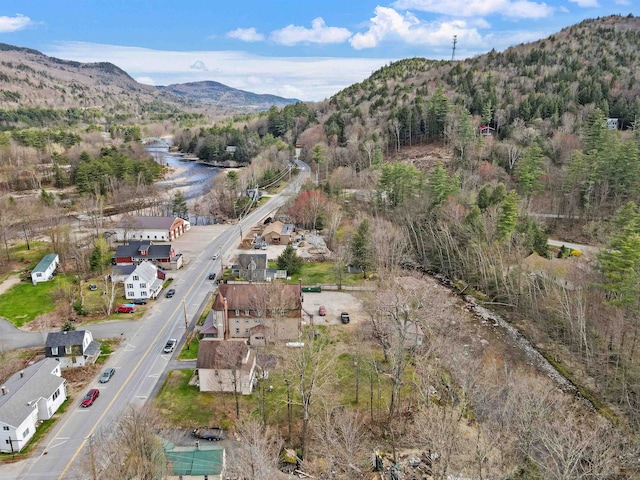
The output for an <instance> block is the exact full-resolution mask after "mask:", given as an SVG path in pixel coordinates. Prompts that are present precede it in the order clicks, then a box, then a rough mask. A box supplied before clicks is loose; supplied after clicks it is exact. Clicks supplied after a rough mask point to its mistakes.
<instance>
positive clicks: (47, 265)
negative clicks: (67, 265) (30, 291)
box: [31, 253, 60, 285]
mask: <svg viewBox="0 0 640 480" xmlns="http://www.w3.org/2000/svg"><path fill="white" fill-rule="evenodd" d="M58 265H60V257H58V254H56V253H49V254H47V255H45V256H44V257H42V260H40V261H39V262H38V265H36V267H35V268H34V269H33V270H31V281H32V282H33V284H34V285H35V284H36V283H40V282H47V281H49V280H51V279H52V278H53V274H54V273H55V271H56V269H57V268H58Z"/></svg>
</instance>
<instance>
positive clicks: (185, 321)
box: [182, 300, 191, 350]
mask: <svg viewBox="0 0 640 480" xmlns="http://www.w3.org/2000/svg"><path fill="white" fill-rule="evenodd" d="M182 308H183V310H184V338H185V339H186V342H187V350H189V344H190V343H191V342H189V322H188V321H187V304H186V303H185V302H184V300H182Z"/></svg>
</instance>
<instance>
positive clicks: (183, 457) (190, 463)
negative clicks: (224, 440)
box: [164, 442, 224, 478]
mask: <svg viewBox="0 0 640 480" xmlns="http://www.w3.org/2000/svg"><path fill="white" fill-rule="evenodd" d="M204 443H205V442H201V443H200V446H199V448H198V449H197V450H196V449H194V448H193V447H174V448H173V449H171V450H165V452H164V454H165V456H166V457H167V462H168V463H170V466H169V470H170V471H171V472H172V473H173V475H175V476H194V477H198V478H201V477H203V476H204V475H220V474H221V473H222V470H223V466H224V449H223V448H218V447H215V448H209V447H208V446H207V445H205V444H204Z"/></svg>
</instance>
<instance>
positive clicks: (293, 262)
mask: <svg viewBox="0 0 640 480" xmlns="http://www.w3.org/2000/svg"><path fill="white" fill-rule="evenodd" d="M277 262H278V270H286V271H287V275H295V274H296V273H299V272H300V270H301V269H302V264H303V260H302V258H300V257H299V256H298V255H297V254H296V250H295V248H293V246H292V245H287V246H286V248H285V249H284V250H283V252H282V253H281V254H280V256H279V257H278V260H277Z"/></svg>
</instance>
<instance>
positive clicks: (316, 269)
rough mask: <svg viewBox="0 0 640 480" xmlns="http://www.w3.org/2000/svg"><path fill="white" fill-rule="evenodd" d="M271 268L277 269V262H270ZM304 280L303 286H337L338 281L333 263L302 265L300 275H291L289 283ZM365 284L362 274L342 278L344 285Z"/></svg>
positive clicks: (345, 275) (351, 274) (347, 274)
mask: <svg viewBox="0 0 640 480" xmlns="http://www.w3.org/2000/svg"><path fill="white" fill-rule="evenodd" d="M269 268H277V264H276V262H275V261H271V262H269ZM299 280H302V284H303V285H316V284H319V283H329V284H336V283H338V279H337V278H336V276H335V272H334V270H333V263H332V262H318V263H305V264H303V265H302V270H301V271H300V273H297V274H295V275H291V280H290V281H289V282H288V283H298V281H299ZM363 282H364V279H363V278H362V274H354V273H345V274H344V275H343V276H342V285H360V284H361V283H363Z"/></svg>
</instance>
